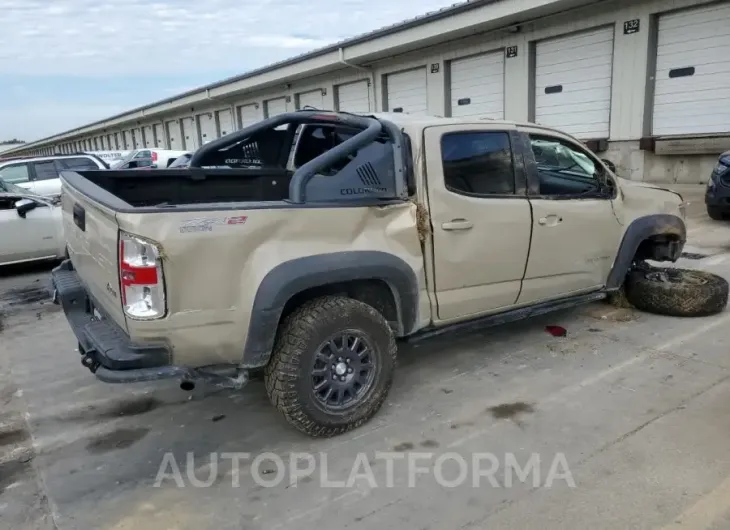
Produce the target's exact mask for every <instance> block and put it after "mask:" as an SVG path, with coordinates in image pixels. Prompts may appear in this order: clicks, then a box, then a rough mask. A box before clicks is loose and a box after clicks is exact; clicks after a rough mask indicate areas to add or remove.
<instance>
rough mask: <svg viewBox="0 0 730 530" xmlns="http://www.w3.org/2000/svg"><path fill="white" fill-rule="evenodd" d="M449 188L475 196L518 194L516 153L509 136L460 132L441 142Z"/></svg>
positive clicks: (446, 180) (447, 186)
mask: <svg viewBox="0 0 730 530" xmlns="http://www.w3.org/2000/svg"><path fill="white" fill-rule="evenodd" d="M441 158H442V163H443V169H444V182H445V184H446V188H447V189H448V190H449V191H452V192H454V193H460V194H463V195H474V196H489V195H505V194H507V195H509V194H514V193H515V172H514V166H513V164H512V149H511V147H510V142H509V135H508V134H507V133H506V132H459V133H450V134H445V135H444V136H443V137H442V138H441Z"/></svg>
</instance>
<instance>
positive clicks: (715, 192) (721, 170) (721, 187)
mask: <svg viewBox="0 0 730 530" xmlns="http://www.w3.org/2000/svg"><path fill="white" fill-rule="evenodd" d="M705 205H706V206H707V215H709V216H710V218H711V219H715V220H716V221H720V220H722V219H726V218H727V217H728V216H730V151H726V152H725V153H723V154H721V155H720V158H719V159H718V160H717V165H716V166H715V168H714V169H713V170H712V173H711V174H710V179H709V180H708V181H707V191H706V192H705Z"/></svg>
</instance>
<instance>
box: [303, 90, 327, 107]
mask: <svg viewBox="0 0 730 530" xmlns="http://www.w3.org/2000/svg"><path fill="white" fill-rule="evenodd" d="M323 105H324V98H323V97H322V89H320V88H318V89H317V90H310V91H309V92H302V93H301V94H299V107H298V108H300V109H303V108H304V107H307V106H309V107H314V108H315V109H320V110H321V109H322V108H323Z"/></svg>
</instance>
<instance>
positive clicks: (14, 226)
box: [0, 180, 66, 265]
mask: <svg viewBox="0 0 730 530" xmlns="http://www.w3.org/2000/svg"><path fill="white" fill-rule="evenodd" d="M65 256H66V238H65V237H64V233H63V222H62V219H61V205H60V203H59V202H58V200H54V199H51V198H49V197H41V196H40V195H35V194H33V193H30V192H29V191H28V190H26V189H24V188H21V187H19V186H15V185H14V184H9V183H7V182H3V181H2V180H0V265H10V264H13V263H23V262H27V261H38V260H53V259H63V258H64V257H65Z"/></svg>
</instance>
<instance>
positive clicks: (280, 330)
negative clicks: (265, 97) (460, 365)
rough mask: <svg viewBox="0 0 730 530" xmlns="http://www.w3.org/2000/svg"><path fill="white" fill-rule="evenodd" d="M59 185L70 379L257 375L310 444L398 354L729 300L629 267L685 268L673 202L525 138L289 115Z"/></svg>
mask: <svg viewBox="0 0 730 530" xmlns="http://www.w3.org/2000/svg"><path fill="white" fill-rule="evenodd" d="M62 179H63V198H62V204H63V216H64V227H65V231H66V235H67V238H68V249H69V255H70V259H69V260H67V261H66V262H64V263H63V264H62V265H61V266H59V267H58V268H57V269H56V270H54V272H53V282H54V286H55V294H56V300H57V301H58V302H59V303H61V304H62V305H63V309H64V311H65V313H66V315H67V318H68V320H69V323H70V324H71V327H72V329H73V331H74V333H75V335H76V337H77V338H78V341H79V351H80V352H81V354H82V362H83V364H84V365H85V366H87V367H88V368H89V369H90V370H91V371H92V372H94V373H95V374H96V376H97V377H98V378H99V379H101V380H103V381H107V382H136V381H149V380H154V379H161V378H167V377H177V378H180V379H181V380H182V386H183V388H191V387H192V386H193V385H194V383H195V381H196V380H199V379H207V380H212V381H214V382H217V383H218V384H223V385H229V386H240V384H242V383H244V382H245V381H246V380H247V378H248V375H249V372H250V371H252V370H256V369H261V368H265V370H264V377H265V381H266V388H267V391H268V393H269V396H270V398H271V401H272V402H273V403H274V405H275V406H276V407H277V408H278V409H279V410H280V411H281V412H282V413H283V414H284V416H285V417H286V419H287V420H288V421H289V422H291V423H292V424H293V425H294V426H296V427H297V428H298V429H300V430H302V431H304V432H306V433H308V434H310V435H313V436H331V435H335V434H338V433H342V432H345V431H347V430H349V429H352V428H354V427H357V426H358V425H361V424H363V423H364V422H366V421H367V420H368V419H369V418H371V417H372V416H373V415H374V414H375V413H376V412H377V410H378V409H379V408H380V406H381V405H382V403H383V401H384V400H385V398H386V395H387V393H388V390H389V387H390V386H391V382H392V378H393V371H394V368H395V361H396V341H397V340H404V339H413V338H419V337H420V338H423V337H427V336H429V335H432V334H440V333H443V332H444V331H446V330H453V329H460V328H463V327H467V326H487V325H494V324H500V323H504V322H508V321H511V320H516V319H520V318H525V317H529V316H531V315H536V314H541V313H545V312H547V311H551V310H555V309H561V308H566V307H570V306H572V305H575V304H580V303H585V302H590V301H595V300H599V299H601V298H606V297H607V296H609V295H610V294H611V293H617V292H622V293H623V292H625V293H626V295H627V296H628V298H629V300H632V301H633V303H634V304H635V305H637V306H638V307H640V308H646V309H654V310H657V311H659V312H667V313H672V314H685V315H690V314H708V313H712V312H716V311H720V310H722V308H724V307H725V304H726V303H727V283H726V282H724V280H722V279H721V278H718V277H713V276H709V275H703V274H700V273H697V274H696V275H693V274H685V275H683V274H680V273H679V272H676V270H674V269H666V270H665V269H658V268H649V267H647V266H645V265H643V264H644V262H645V260H655V261H675V260H676V259H677V258H678V257H679V255H680V253H681V251H682V248H683V245H684V242H685V223H684V220H683V218H684V211H683V206H684V205H683V202H682V198H681V197H680V196H679V195H678V194H677V193H674V192H672V191H669V190H666V189H661V188H658V187H655V186H650V185H646V184H641V183H637V182H630V181H626V180H623V179H621V178H618V177H616V176H615V175H614V174H613V173H611V171H610V170H609V169H608V168H607V166H606V164H604V163H603V162H602V161H601V160H600V159H598V158H597V157H596V156H595V155H594V154H593V153H592V152H591V151H589V150H587V149H586V147H585V146H584V145H583V144H582V143H581V142H579V141H577V140H576V139H575V138H573V137H571V136H569V135H566V134H563V133H561V132H559V131H556V130H553V129H549V128H545V127H539V126H536V125H534V124H516V123H511V122H505V121H492V120H481V119H445V118H437V117H415V116H408V115H403V114H375V115H372V116H359V115H352V114H347V113H333V112H319V111H300V112H296V113H289V114H283V115H280V116H276V117H273V118H270V119H268V120H264V121H262V122H259V123H257V124H254V125H252V126H250V127H248V128H246V129H243V130H241V131H238V132H236V133H234V134H231V135H229V136H226V137H224V138H221V139H219V140H216V141H214V142H211V143H209V144H207V145H206V146H204V147H203V148H201V149H200V150H198V151H196V152H195V153H194V154H193V156H192V158H191V160H190V167H189V168H185V169H160V170H151V171H146V172H139V171H114V170H106V171H79V172H65V173H63V174H62ZM680 272H681V271H680ZM624 285H625V286H626V289H625V290H624V289H623V286H624ZM687 293H691V296H688V295H687ZM677 300H679V301H680V303H677Z"/></svg>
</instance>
